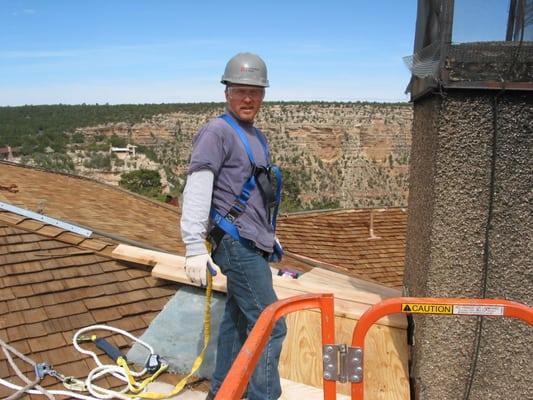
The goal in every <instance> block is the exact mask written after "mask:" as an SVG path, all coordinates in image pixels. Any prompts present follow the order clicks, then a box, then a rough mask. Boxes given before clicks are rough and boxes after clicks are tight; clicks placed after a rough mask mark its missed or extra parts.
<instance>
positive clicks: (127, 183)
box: [119, 169, 161, 198]
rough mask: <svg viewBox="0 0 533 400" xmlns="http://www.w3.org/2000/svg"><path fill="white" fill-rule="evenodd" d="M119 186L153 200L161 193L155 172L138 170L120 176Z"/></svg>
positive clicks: (159, 179)
mask: <svg viewBox="0 0 533 400" xmlns="http://www.w3.org/2000/svg"><path fill="white" fill-rule="evenodd" d="M119 185H120V186H122V187H123V188H125V189H128V190H130V191H132V192H135V193H139V194H142V195H143V196H147V197H154V198H155V197H157V195H158V194H159V193H160V192H161V177H160V176H159V172H157V171H151V170H147V169H140V170H136V171H131V172H126V173H124V174H122V175H121V176H120V182H119Z"/></svg>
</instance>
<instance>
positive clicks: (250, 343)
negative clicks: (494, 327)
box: [215, 294, 533, 400]
mask: <svg viewBox="0 0 533 400" xmlns="http://www.w3.org/2000/svg"><path fill="white" fill-rule="evenodd" d="M333 300H334V299H333V295H332V294H307V295H302V296H296V297H291V298H288V299H285V300H281V301H278V302H276V303H274V304H271V305H270V306H268V307H267V308H266V309H265V310H264V311H263V313H262V314H261V316H260V317H259V319H258V321H257V323H256V324H255V326H254V328H253V329H252V331H251V332H250V335H249V336H248V339H247V340H246V342H245V343H244V345H243V348H242V349H241V351H240V352H239V354H238V356H237V358H236V360H235V362H234V363H233V365H232V367H231V369H230V371H229V373H228V375H227V376H226V379H225V380H224V382H223V383H222V386H221V387H220V389H219V391H218V393H217V395H216V397H215V400H234V399H240V398H241V396H242V395H243V393H244V391H245V389H246V386H247V384H248V381H249V380H250V377H251V376H252V373H253V371H254V369H255V366H256V364H257V362H258V361H259V358H260V357H261V354H262V352H263V349H264V347H265V346H266V344H267V342H268V339H269V337H270V334H271V332H272V329H273V328H274V325H275V323H276V321H277V320H279V319H280V318H281V317H283V316H284V315H286V314H289V313H291V312H295V311H299V310H307V309H311V308H319V309H320V311H321V321H322V345H323V346H326V345H331V344H334V343H335V326H334V321H335V314H334V305H333ZM396 313H405V314H422V315H456V316H460V315H470V316H472V315H473V316H488V317H509V318H517V319H521V320H523V321H525V322H527V323H528V324H529V325H533V308H531V307H528V306H526V305H524V304H520V303H516V302H513V301H509V300H503V299H457V298H424V297H397V298H393V299H388V300H384V301H382V302H380V303H378V304H375V305H373V306H372V307H370V308H369V309H368V310H367V311H366V312H365V313H364V314H363V315H362V316H361V318H360V319H359V321H358V322H357V324H356V326H355V328H354V332H353V336H352V349H355V350H358V351H359V349H360V351H361V354H362V357H360V359H359V360H357V361H358V363H360V365H361V366H362V365H363V360H362V358H363V357H364V343H365V337H366V334H367V332H368V330H369V329H370V328H371V326H372V325H373V324H374V323H376V322H377V321H378V320H379V319H381V318H382V317H385V316H387V315H390V314H396ZM355 357H359V356H355ZM361 368H362V367H361ZM361 372H363V373H364V371H361ZM362 375H363V374H361V376H355V375H354V377H353V378H356V379H353V380H351V388H352V390H351V397H352V399H353V400H364V378H363V376H362ZM323 383H324V384H323V387H324V400H335V399H336V396H337V394H336V381H334V380H329V379H324V381H323Z"/></svg>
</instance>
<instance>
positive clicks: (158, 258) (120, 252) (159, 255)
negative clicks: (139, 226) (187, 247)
mask: <svg viewBox="0 0 533 400" xmlns="http://www.w3.org/2000/svg"><path fill="white" fill-rule="evenodd" d="M112 256H113V258H115V259H118V260H124V261H130V262H134V263H137V264H143V265H151V266H154V265H156V264H157V263H159V262H164V263H165V264H168V265H175V266H176V267H181V268H183V266H184V265H185V257H182V256H178V255H176V254H169V253H163V252H161V251H154V250H147V249H142V248H140V247H135V246H129V245H127V244H119V245H118V246H117V247H116V248H115V250H113V253H112Z"/></svg>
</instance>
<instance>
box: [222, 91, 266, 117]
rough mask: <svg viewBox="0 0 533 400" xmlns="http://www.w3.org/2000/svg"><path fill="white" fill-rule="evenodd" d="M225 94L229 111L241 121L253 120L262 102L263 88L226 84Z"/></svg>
mask: <svg viewBox="0 0 533 400" xmlns="http://www.w3.org/2000/svg"><path fill="white" fill-rule="evenodd" d="M225 94H226V103H227V106H228V109H229V111H231V112H232V113H233V114H235V116H236V117H237V118H239V119H240V120H241V121H244V122H253V121H254V118H255V116H256V115H257V113H258V112H259V109H260V108H261V104H262V103H263V97H265V88H262V87H259V86H249V85H228V86H226V91H225Z"/></svg>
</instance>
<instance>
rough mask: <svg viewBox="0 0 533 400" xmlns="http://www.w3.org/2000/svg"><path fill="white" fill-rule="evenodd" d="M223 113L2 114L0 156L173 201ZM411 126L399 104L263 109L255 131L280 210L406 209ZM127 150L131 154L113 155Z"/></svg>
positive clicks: (33, 110) (37, 109)
mask: <svg viewBox="0 0 533 400" xmlns="http://www.w3.org/2000/svg"><path fill="white" fill-rule="evenodd" d="M223 111H224V105H223V104H222V103H204V104H161V105H154V104H149V105H117V106H110V105H80V106H67V105H56V106H27V107H3V108H0V118H1V119H0V121H1V123H0V140H1V141H0V147H1V146H6V145H10V146H12V147H18V152H17V153H18V154H17V157H16V159H15V161H17V162H21V163H25V164H30V165H36V166H39V167H42V168H47V169H53V170H58V171H63V172H69V173H75V174H80V175H84V176H88V177H91V178H94V179H98V180H101V181H104V182H106V183H109V184H116V185H118V184H121V185H124V186H125V187H128V188H129V189H131V190H136V191H138V192H142V193H144V194H147V195H151V196H159V198H162V194H161V193H168V194H171V195H173V196H177V197H179V195H180V193H181V190H182V187H183V184H184V182H185V175H186V166H187V163H188V161H189V157H190V148H191V139H192V136H193V135H194V134H195V133H196V131H197V130H198V128H199V127H200V126H201V125H202V124H203V123H205V122H206V121H208V120H209V119H210V118H212V117H215V116H216V115H218V114H220V113H222V112H223ZM411 120H412V109H411V106H410V105H409V104H404V103H399V104H390V103H386V104H382V103H363V102H357V103H323V102H309V103H306V102H303V103H300V102H298V103H285V102H280V103H274V102H267V103H265V104H264V106H263V108H262V111H261V113H260V114H259V116H258V120H257V125H258V126H259V127H260V128H261V129H262V130H263V131H264V132H265V134H266V135H267V136H268V138H269V141H270V146H271V153H272V156H273V159H274V160H275V161H276V162H277V163H278V164H280V165H281V167H282V169H283V171H284V179H285V185H284V186H285V192H284V193H285V194H284V203H283V210H284V211H296V210H302V209H317V208H336V207H369V206H405V205H406V203H407V189H408V188H407V178H408V164H409V150H410V143H411V137H410V131H411ZM128 144H129V145H135V146H136V147H135V153H131V154H125V153H120V154H119V153H115V152H112V151H110V149H111V147H119V148H124V147H125V146H127V145H128ZM130 149H131V148H130ZM147 171H153V172H157V173H156V176H157V174H158V175H159V177H160V184H159V185H156V186H157V187H153V188H152V187H151V188H148V187H144V186H143V185H146V182H156V181H157V179H154V176H151V175H153V174H151V173H149V172H147ZM149 175H150V176H149ZM148 178H149V179H148ZM125 182H128V185H127V186H126V184H125ZM143 182H144V183H143ZM136 185H139V187H136Z"/></svg>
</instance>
